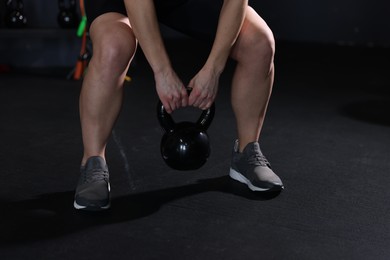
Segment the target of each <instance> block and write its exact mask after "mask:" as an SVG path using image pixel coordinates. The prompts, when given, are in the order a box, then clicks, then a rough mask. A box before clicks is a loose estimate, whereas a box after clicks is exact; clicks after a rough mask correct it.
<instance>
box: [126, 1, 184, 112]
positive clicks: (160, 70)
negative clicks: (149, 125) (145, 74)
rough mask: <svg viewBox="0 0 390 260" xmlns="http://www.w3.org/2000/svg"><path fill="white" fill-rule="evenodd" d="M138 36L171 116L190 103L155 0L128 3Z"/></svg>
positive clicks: (133, 26) (129, 13)
mask: <svg viewBox="0 0 390 260" xmlns="http://www.w3.org/2000/svg"><path fill="white" fill-rule="evenodd" d="M124 2H125V6H126V10H127V13H128V16H129V19H130V24H131V26H132V29H133V32H134V34H135V37H136V38H137V40H138V41H139V44H140V46H141V48H142V50H143V52H144V54H145V57H146V59H147V60H148V62H149V64H150V66H151V68H152V70H153V72H154V77H155V81H156V90H157V93H158V95H159V98H160V100H161V102H162V104H163V105H164V108H165V109H166V111H167V112H168V113H171V112H172V111H173V110H174V109H176V108H178V107H180V106H186V105H187V102H188V97H187V92H186V90H185V88H184V85H183V83H182V82H181V80H180V79H179V78H178V76H177V75H176V73H175V72H174V70H173V68H172V65H171V62H170V60H169V57H168V54H167V51H166V49H165V46H164V42H163V40H162V37H161V33H160V28H159V25H158V21H157V16H156V11H155V7H154V3H153V0H125V1H124Z"/></svg>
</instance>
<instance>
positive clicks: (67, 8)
mask: <svg viewBox="0 0 390 260" xmlns="http://www.w3.org/2000/svg"><path fill="white" fill-rule="evenodd" d="M58 7H59V9H60V11H59V13H58V15H57V22H58V24H59V25H60V27H61V28H64V29H69V28H76V27H77V26H78V24H79V16H78V14H77V9H76V0H58Z"/></svg>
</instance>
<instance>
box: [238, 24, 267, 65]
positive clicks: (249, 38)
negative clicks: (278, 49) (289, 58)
mask: <svg viewBox="0 0 390 260" xmlns="http://www.w3.org/2000/svg"><path fill="white" fill-rule="evenodd" d="M236 44H238V45H239V47H238V48H237V49H238V50H237V51H236V52H235V53H234V56H233V58H235V59H236V60H237V61H238V62H240V61H241V62H244V63H247V62H250V63H253V62H261V63H263V64H264V63H268V64H272V63H273V60H274V55H275V39H274V36H273V33H272V31H271V29H270V28H269V27H268V26H267V25H266V24H265V23H262V24H251V25H247V26H246V27H245V28H243V29H242V31H241V33H240V35H239V37H238V39H237V43H236Z"/></svg>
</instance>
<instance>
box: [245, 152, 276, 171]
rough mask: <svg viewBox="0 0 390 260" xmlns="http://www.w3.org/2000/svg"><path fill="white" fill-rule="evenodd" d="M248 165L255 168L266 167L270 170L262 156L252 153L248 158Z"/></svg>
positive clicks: (269, 165)
mask: <svg viewBox="0 0 390 260" xmlns="http://www.w3.org/2000/svg"><path fill="white" fill-rule="evenodd" d="M248 162H249V164H252V165H256V166H266V167H270V168H271V164H270V163H269V162H268V160H267V158H265V156H264V155H262V154H259V153H253V154H251V155H250V156H249V157H248Z"/></svg>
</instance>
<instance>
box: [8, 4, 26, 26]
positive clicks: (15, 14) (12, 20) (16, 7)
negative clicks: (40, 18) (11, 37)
mask: <svg viewBox="0 0 390 260" xmlns="http://www.w3.org/2000/svg"><path fill="white" fill-rule="evenodd" d="M5 4H6V14H5V25H6V26H7V27H8V28H12V29H18V28H24V27H26V25H27V17H26V16H25V15H24V13H23V9H24V4H23V1H22V0H7V1H6V3H5Z"/></svg>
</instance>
